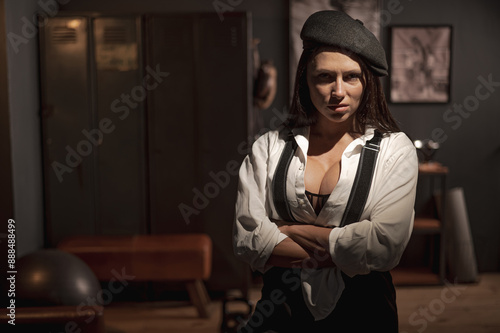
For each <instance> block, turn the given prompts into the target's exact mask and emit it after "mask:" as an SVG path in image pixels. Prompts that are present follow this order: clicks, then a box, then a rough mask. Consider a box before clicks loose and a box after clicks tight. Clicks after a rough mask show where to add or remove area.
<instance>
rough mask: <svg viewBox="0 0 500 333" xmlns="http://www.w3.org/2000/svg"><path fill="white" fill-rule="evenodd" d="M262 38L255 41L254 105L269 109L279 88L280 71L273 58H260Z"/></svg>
mask: <svg viewBox="0 0 500 333" xmlns="http://www.w3.org/2000/svg"><path fill="white" fill-rule="evenodd" d="M259 44H260V40H259V39H257V38H255V39H254V41H253V61H254V91H253V101H254V105H255V106H256V107H257V108H259V109H261V110H264V109H267V108H269V106H271V104H272V103H273V101H274V97H275V96H276V89H277V79H278V71H277V69H276V66H274V63H273V61H272V60H267V59H266V60H263V61H261V60H260V54H259V49H258V45H259Z"/></svg>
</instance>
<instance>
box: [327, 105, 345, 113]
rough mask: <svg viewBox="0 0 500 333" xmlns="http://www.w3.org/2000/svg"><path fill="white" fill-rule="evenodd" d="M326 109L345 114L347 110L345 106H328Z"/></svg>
mask: <svg viewBox="0 0 500 333" xmlns="http://www.w3.org/2000/svg"><path fill="white" fill-rule="evenodd" d="M328 108H329V109H330V110H332V111H335V112H345V111H347V109H348V108H349V105H347V104H337V105H328Z"/></svg>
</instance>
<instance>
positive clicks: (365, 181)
mask: <svg viewBox="0 0 500 333" xmlns="http://www.w3.org/2000/svg"><path fill="white" fill-rule="evenodd" d="M381 139H382V133H380V132H379V131H377V130H375V134H374V136H373V138H372V139H371V140H369V141H367V142H366V145H365V146H363V150H362V151H361V156H360V158H359V164H358V169H357V171H356V178H355V179H354V183H353V186H352V189H351V193H350V195H349V200H348V202H347V206H346V209H345V211H344V215H343V217H342V221H341V223H340V226H341V227H343V226H345V225H347V224H350V223H353V222H358V221H359V219H360V217H361V213H362V212H363V208H364V206H365V203H366V199H367V198H368V193H369V191H370V186H371V183H372V177H373V171H374V170H375V164H376V161H377V155H378V152H379V150H380V141H381ZM297 146H298V145H297V142H296V141H295V138H294V136H293V133H292V131H290V132H289V133H288V136H287V138H286V143H285V148H284V149H283V152H282V153H281V157H280V160H279V162H278V166H277V167H276V172H275V174H274V178H273V199H274V207H275V208H276V212H277V213H278V215H279V216H280V218H281V219H283V220H285V221H290V222H297V221H296V220H295V218H294V217H293V215H292V213H291V211H290V207H289V205H288V200H287V197H286V177H287V174H288V167H289V166H290V162H291V161H292V157H293V156H294V155H295V152H296V150H297Z"/></svg>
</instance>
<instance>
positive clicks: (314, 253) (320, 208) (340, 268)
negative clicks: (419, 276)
mask: <svg viewBox="0 0 500 333" xmlns="http://www.w3.org/2000/svg"><path fill="white" fill-rule="evenodd" d="M301 38H302V40H303V43H304V50H303V54H302V56H301V59H300V61H299V65H298V69H297V76H296V82H295V90H294V96H293V102H292V106H291V109H290V117H289V120H288V122H287V124H285V126H283V127H282V128H280V129H279V130H276V131H270V132H268V133H266V134H265V135H263V136H262V137H260V138H259V139H258V140H257V141H256V142H255V143H254V145H253V146H252V151H251V153H250V154H249V155H248V156H247V157H246V158H245V160H244V162H243V164H242V166H241V169H240V180H239V189H238V198H237V203H236V219H235V224H234V249H235V254H236V255H237V256H238V257H240V258H241V259H243V260H245V261H246V262H248V263H249V264H250V265H251V267H252V269H254V270H258V271H261V272H263V273H264V287H263V290H262V299H261V300H260V301H259V303H258V304H257V306H256V310H255V312H254V314H253V316H252V318H251V319H250V320H249V321H248V323H247V325H246V326H245V327H244V328H242V329H241V332H265V331H267V330H271V329H272V330H274V331H278V332H301V331H307V332H331V331H337V332H344V331H347V330H348V331H349V332H363V331H366V330H370V331H372V330H373V331H382V332H397V331H398V321H397V310H396V302H395V291H394V286H393V284H392V280H391V276H390V273H389V272H388V271H389V270H390V269H392V268H393V267H395V266H396V265H397V263H398V262H399V259H400V257H401V255H402V253H403V251H404V249H405V246H406V244H407V242H408V240H409V237H410V235H411V230H412V227H413V205H414V200H415V188H416V183H417V170H418V162H417V156H416V152H415V148H414V146H413V144H412V143H411V141H410V140H409V139H408V137H407V136H406V135H405V134H404V133H401V132H400V131H399V129H398V126H397V125H396V122H395V121H394V119H393V118H392V116H391V114H390V113H389V110H388V107H387V104H386V101H385V98H384V95H383V92H382V88H381V84H380V80H379V78H378V77H379V76H384V75H387V62H386V59H385V53H384V50H383V48H382V46H381V45H380V43H379V42H378V41H377V39H376V38H375V37H374V36H373V34H371V33H370V32H369V31H368V30H367V29H366V28H365V27H364V26H363V24H362V23H361V22H360V21H358V20H353V19H352V18H351V17H349V16H348V15H347V14H344V13H342V12H337V11H321V12H317V13H315V14H313V15H312V16H311V17H309V18H308V19H307V21H306V22H305V24H304V26H303V28H302V31H301ZM377 132H378V133H381V136H382V138H381V141H380V143H379V145H375V146H374V147H376V149H378V146H380V147H379V152H378V157H377V158H376V164H375V166H374V171H373V176H372V177H371V186H369V192H368V197H367V198H366V202H365V203H364V206H363V205H361V206H359V205H352V206H359V207H362V208H360V212H359V214H358V215H359V219H357V220H356V221H352V222H354V223H350V224H347V225H345V226H344V225H343V224H342V225H341V222H342V219H343V216H344V214H345V213H346V210H350V209H351V204H349V208H347V206H348V200H349V196H350V193H351V188H352V187H353V183H354V181H355V177H356V174H357V169H358V164H359V162H360V155H361V151H362V149H363V147H364V146H367V142H371V141H369V140H371V139H372V138H374V137H375V136H378V134H377V135H376V134H375V133H377ZM291 138H293V139H295V141H293V139H291ZM290 140H292V142H296V143H297V149H296V151H295V153H294V155H293V156H292V157H291V159H290V161H289V163H288V169H285V170H286V172H285V173H286V176H285V177H286V184H285V186H286V188H285V191H284V193H285V196H286V200H285V201H286V204H287V206H288V208H287V209H288V212H289V213H290V216H289V218H291V219H292V222H290V221H284V219H286V218H285V217H284V215H286V214H283V213H281V214H279V213H278V210H279V211H280V212H283V210H282V209H277V208H279V207H278V206H280V205H279V204H278V200H276V196H275V193H273V191H276V187H275V186H273V185H275V182H276V181H277V178H279V175H280V171H279V170H283V168H282V166H278V165H279V164H280V159H281V156H282V154H283V151H284V150H286V149H287V148H285V147H286V146H287V142H288V141H290ZM281 172H283V171H281ZM277 175H278V176H277Z"/></svg>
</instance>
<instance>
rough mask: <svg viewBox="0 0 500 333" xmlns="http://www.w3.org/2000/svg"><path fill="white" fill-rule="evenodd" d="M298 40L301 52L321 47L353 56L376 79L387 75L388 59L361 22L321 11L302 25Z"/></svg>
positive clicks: (337, 12)
mask: <svg viewBox="0 0 500 333" xmlns="http://www.w3.org/2000/svg"><path fill="white" fill-rule="evenodd" d="M300 38H302V40H303V43H304V48H308V47H311V46H317V45H318V44H324V45H330V46H337V47H339V48H341V49H346V50H348V51H351V52H353V53H356V54H357V55H359V56H360V57H362V58H363V59H364V60H365V61H366V63H367V65H368V66H369V67H370V69H371V70H372V71H373V73H374V74H375V75H377V76H385V75H387V69H388V66H387V59H386V57H385V51H384V48H383V47H382V45H381V44H380V42H379V41H378V40H377V38H376V37H375V36H374V35H373V34H372V33H371V32H370V30H368V29H367V28H366V27H365V26H364V25H363V22H361V21H360V20H355V19H353V18H352V17H350V16H349V15H347V14H346V13H344V12H340V11H335V10H323V11H319V12H316V13H314V14H312V15H311V16H309V18H308V19H307V20H306V22H305V23H304V26H303V27H302V31H301V32H300Z"/></svg>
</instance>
